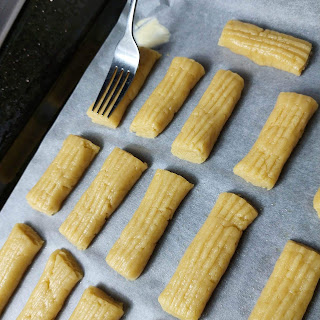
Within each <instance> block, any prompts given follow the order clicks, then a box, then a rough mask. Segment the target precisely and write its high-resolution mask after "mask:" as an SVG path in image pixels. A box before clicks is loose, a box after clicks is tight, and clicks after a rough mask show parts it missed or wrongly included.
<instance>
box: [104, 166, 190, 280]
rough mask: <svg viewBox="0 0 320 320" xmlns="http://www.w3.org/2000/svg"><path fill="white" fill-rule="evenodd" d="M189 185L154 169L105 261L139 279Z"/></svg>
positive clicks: (125, 273) (168, 173)
mask: <svg viewBox="0 0 320 320" xmlns="http://www.w3.org/2000/svg"><path fill="white" fill-rule="evenodd" d="M192 187H193V184H191V183H190V182H188V181H187V180H186V179H184V178H183V177H181V176H179V175H177V174H175V173H172V172H169V171H167V170H160V169H159V170H157V171H156V173H155V175H154V177H153V179H152V181H151V183H150V186H149V188H148V190H147V192H146V194H145V196H144V198H143V199H142V202H141V204H140V206H139V208H138V209H137V211H136V212H135V213H134V215H133V217H132V219H131V220H130V222H129V223H128V224H127V226H126V227H125V228H124V230H123V231H122V233H121V235H120V238H119V239H118V240H117V241H116V243H115V244H114V245H113V247H112V248H111V250H110V252H109V254H108V256H107V258H106V261H107V263H108V264H109V266H110V267H111V268H113V269H114V270H115V271H117V272H118V273H119V274H121V275H122V276H123V277H125V278H127V279H129V280H135V279H136V278H138V277H139V276H140V274H141V273H142V271H143V269H144V267H145V266H146V264H147V262H148V260H149V259H150V257H151V254H152V252H153V250H154V248H155V246H156V244H157V242H158V240H159V239H160V238H161V236H162V234H163V233H164V231H165V229H166V227H167V225H168V223H169V220H171V219H172V217H173V214H174V212H175V211H176V209H177V207H178V206H179V204H180V202H181V201H182V200H183V198H184V197H185V196H186V195H187V193H188V192H189V191H190V190H191V189H192Z"/></svg>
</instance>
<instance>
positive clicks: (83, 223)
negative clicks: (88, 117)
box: [59, 148, 147, 250]
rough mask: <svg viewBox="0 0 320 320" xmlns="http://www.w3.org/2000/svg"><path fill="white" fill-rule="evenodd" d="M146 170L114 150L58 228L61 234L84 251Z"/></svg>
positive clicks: (143, 164)
mask: <svg viewBox="0 0 320 320" xmlns="http://www.w3.org/2000/svg"><path fill="white" fill-rule="evenodd" d="M146 169H147V164H146V163H144V162H142V161H141V160H139V159H138V158H136V157H134V156H133V155H132V154H130V153H129V152H126V151H124V150H122V149H119V148H114V150H113V151H112V152H111V153H110V155H109V156H108V158H107V159H106V161H105V163H104V164H103V166H102V168H101V170H100V172H99V173H98V175H97V177H96V178H95V179H94V180H93V182H92V183H91V185H90V187H89V188H88V189H87V191H85V193H84V194H83V195H82V197H81V198H80V200H79V201H78V203H77V204H76V206H75V207H74V209H73V210H72V212H71V213H70V214H69V216H68V217H67V219H66V220H65V221H64V222H63V223H62V225H61V226H60V228H59V231H60V232H61V234H63V235H64V236H65V237H66V238H67V240H69V241H70V242H71V243H72V244H73V245H75V246H76V247H77V248H78V249H80V250H84V249H86V248H87V247H88V246H89V244H90V243H91V241H92V240H93V238H94V237H95V236H96V235H97V234H98V233H99V231H100V230H101V228H102V226H103V225H104V224H105V222H106V219H107V218H109V217H110V215H111V214H112V213H113V212H114V211H115V210H116V209H117V207H118V206H119V205H120V203H121V202H122V200H123V199H124V197H125V196H126V195H127V193H128V192H129V191H130V189H131V188H132V187H133V185H134V184H135V183H136V182H137V181H138V179H139V178H140V176H141V174H142V172H143V171H145V170H146Z"/></svg>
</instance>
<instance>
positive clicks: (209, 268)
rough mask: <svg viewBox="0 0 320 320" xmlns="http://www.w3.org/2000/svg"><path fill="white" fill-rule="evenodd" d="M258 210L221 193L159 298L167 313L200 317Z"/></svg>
mask: <svg viewBox="0 0 320 320" xmlns="http://www.w3.org/2000/svg"><path fill="white" fill-rule="evenodd" d="M256 217H257V211H256V210H255V209H254V208H253V207H252V206H251V205H250V204H249V203H248V202H247V201H245V200H244V199H242V198H240V197H239V196H237V195H235V194H233V193H222V194H220V196H219V198H218V200H217V202H216V204H215V206H214V207H213V209H212V211H211V213H210V214H209V216H208V218H207V220H206V221H205V223H204V224H203V226H202V227H201V229H200V231H199V232H198V234H197V235H196V236H195V238H194V239H193V241H192V242H191V244H190V246H189V247H188V249H187V250H186V252H185V254H184V256H183V257H182V259H181V261H180V263H179V265H178V268H177V270H176V272H175V273H174V275H173V277H172V278H171V280H170V282H169V283H168V285H167V286H166V288H165V289H164V291H163V292H162V293H161V294H160V296H159V303H160V304H161V306H162V308H163V310H164V311H166V312H168V313H169V314H171V315H173V316H175V317H177V318H179V319H182V320H197V319H199V318H200V316H201V314H202V312H203V309H204V308H205V305H206V303H207V302H208V300H209V298H210V296H211V294H212V292H213V291H214V289H215V288H216V286H217V284H218V283H219V281H220V279H221V277H222V276H223V274H224V272H225V271H226V269H227V267H228V265H229V262H230V259H231V258H232V256H233V254H234V252H235V250H236V248H237V245H238V242H239V240H240V238H241V235H242V233H243V231H244V230H245V229H246V228H247V227H248V226H249V225H250V224H251V222H252V221H253V220H254V219H255V218H256Z"/></svg>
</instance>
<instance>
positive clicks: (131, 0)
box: [126, 0, 137, 34]
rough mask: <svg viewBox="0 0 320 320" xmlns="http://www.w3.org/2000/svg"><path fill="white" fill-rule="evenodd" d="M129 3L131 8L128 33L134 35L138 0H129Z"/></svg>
mask: <svg viewBox="0 0 320 320" xmlns="http://www.w3.org/2000/svg"><path fill="white" fill-rule="evenodd" d="M128 3H130V8H129V13H128V19H127V27H126V33H130V34H132V25H133V16H134V12H135V10H136V4H137V0H129V1H128Z"/></svg>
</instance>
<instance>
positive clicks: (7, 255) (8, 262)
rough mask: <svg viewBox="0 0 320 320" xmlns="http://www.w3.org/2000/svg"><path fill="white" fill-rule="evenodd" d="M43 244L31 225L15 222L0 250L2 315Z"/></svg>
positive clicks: (0, 306)
mask: <svg viewBox="0 0 320 320" xmlns="http://www.w3.org/2000/svg"><path fill="white" fill-rule="evenodd" d="M42 245H43V240H42V239H41V238H40V236H39V235H38V234H37V233H36V232H35V231H34V230H33V229H32V228H31V227H29V226H27V225H26V224H23V223H17V224H15V226H14V227H13V229H12V231H11V233H10V235H9V237H8V239H7V241H6V242H5V244H4V245H3V247H2V248H1V250H0V315H1V312H2V311H3V309H4V307H5V306H6V304H7V302H8V301H9V299H10V297H11V295H12V293H13V292H14V290H15V289H16V287H17V285H18V284H19V282H20V280H21V278H22V276H23V274H24V273H25V271H26V269H27V268H28V266H29V265H30V264H31V262H32V261H33V259H34V257H35V255H36V254H37V253H38V251H39V250H40V248H41V247H42Z"/></svg>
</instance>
